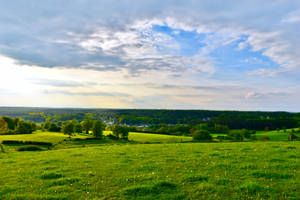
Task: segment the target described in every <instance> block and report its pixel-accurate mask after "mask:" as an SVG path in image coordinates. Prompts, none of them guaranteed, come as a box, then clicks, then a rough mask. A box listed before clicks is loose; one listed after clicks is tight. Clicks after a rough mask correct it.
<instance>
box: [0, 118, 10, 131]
mask: <svg viewBox="0 0 300 200" xmlns="http://www.w3.org/2000/svg"><path fill="white" fill-rule="evenodd" d="M7 132H8V124H7V122H6V121H5V120H4V119H3V118H2V117H1V118H0V134H3V133H7Z"/></svg>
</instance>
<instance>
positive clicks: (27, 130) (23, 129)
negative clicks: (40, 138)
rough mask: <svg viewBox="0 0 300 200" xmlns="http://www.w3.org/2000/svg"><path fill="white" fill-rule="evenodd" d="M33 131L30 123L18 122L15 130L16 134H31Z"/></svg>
mask: <svg viewBox="0 0 300 200" xmlns="http://www.w3.org/2000/svg"><path fill="white" fill-rule="evenodd" d="M33 131H34V129H33V127H32V124H31V122H26V121H24V120H20V121H19V122H18V126H17V128H16V133H17V134H31V133H32V132H33Z"/></svg>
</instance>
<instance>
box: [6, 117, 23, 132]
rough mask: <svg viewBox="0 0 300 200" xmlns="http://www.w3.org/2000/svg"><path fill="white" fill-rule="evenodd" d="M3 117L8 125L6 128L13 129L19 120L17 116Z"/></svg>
mask: <svg viewBox="0 0 300 200" xmlns="http://www.w3.org/2000/svg"><path fill="white" fill-rule="evenodd" d="M3 119H4V120H5V121H6V123H7V125H8V129H10V130H15V129H16V127H17V125H18V122H19V120H20V119H19V118H10V117H3Z"/></svg>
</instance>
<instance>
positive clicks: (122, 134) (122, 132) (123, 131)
mask: <svg viewBox="0 0 300 200" xmlns="http://www.w3.org/2000/svg"><path fill="white" fill-rule="evenodd" d="M112 131H113V135H114V136H115V137H116V138H122V139H128V133H129V128H128V127H127V126H120V125H115V126H113V127H112Z"/></svg>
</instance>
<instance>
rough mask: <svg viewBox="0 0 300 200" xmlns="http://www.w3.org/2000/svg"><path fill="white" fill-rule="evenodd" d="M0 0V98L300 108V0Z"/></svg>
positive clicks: (2, 101) (4, 102)
mask: <svg viewBox="0 0 300 200" xmlns="http://www.w3.org/2000/svg"><path fill="white" fill-rule="evenodd" d="M0 3H1V6H0V106H31V107H75V108H76V107H84V108H146V109H209V110H262V111H291V112H299V111H300V103H299V102H300V93H299V91H300V1H299V0H265V1H261V0H240V1H236V0H226V1H221V0H218V1H217V0H201V1H199V0H164V1H161V0H143V1H140V0H43V1H40V0H15V1H6V0H0Z"/></svg>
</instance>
